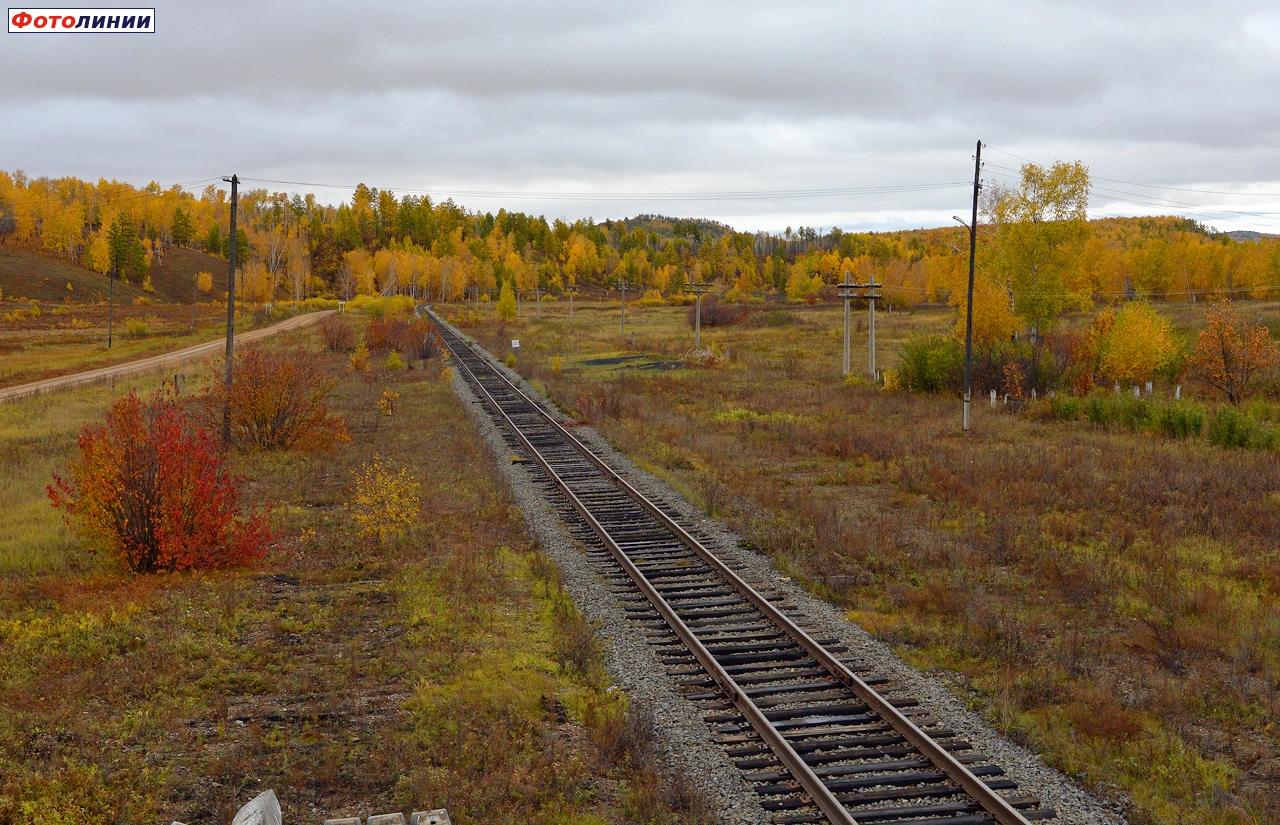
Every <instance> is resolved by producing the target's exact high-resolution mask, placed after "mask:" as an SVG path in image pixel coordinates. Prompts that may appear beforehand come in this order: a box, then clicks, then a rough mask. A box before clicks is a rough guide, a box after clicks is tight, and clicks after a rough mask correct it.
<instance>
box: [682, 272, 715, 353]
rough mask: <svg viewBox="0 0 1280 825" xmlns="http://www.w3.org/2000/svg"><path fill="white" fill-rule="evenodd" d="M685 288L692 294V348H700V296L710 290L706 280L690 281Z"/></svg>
mask: <svg viewBox="0 0 1280 825" xmlns="http://www.w3.org/2000/svg"><path fill="white" fill-rule="evenodd" d="M685 290H687V291H688V292H692V293H693V294H694V296H695V297H694V299H693V348H694V349H702V296H703V295H705V294H706V293H707V292H709V291H710V290H711V284H709V283H707V282H706V281H691V282H689V283H688V284H686V285H685Z"/></svg>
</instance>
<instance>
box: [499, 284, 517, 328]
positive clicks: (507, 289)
mask: <svg viewBox="0 0 1280 825" xmlns="http://www.w3.org/2000/svg"><path fill="white" fill-rule="evenodd" d="M498 317H499V318H501V319H502V320H504V321H510V320H512V319H513V318H515V317H516V295H515V293H514V292H513V291H512V290H511V282H510V281H503V282H502V293H501V294H500V295H499V296H498Z"/></svg>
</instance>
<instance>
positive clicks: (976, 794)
mask: <svg viewBox="0 0 1280 825" xmlns="http://www.w3.org/2000/svg"><path fill="white" fill-rule="evenodd" d="M431 316H432V318H433V319H434V320H435V321H436V323H437V324H439V325H440V326H441V327H443V326H444V325H443V323H441V321H440V319H439V318H438V317H436V315H435V313H431ZM457 337H458V340H459V341H460V342H461V343H462V344H463V346H466V347H467V348H468V349H469V350H471V352H472V354H473V355H475V356H476V357H477V358H479V359H481V360H482V361H483V362H484V363H486V364H488V363H489V361H488V359H486V358H485V357H484V356H483V355H481V354H480V353H479V352H477V351H476V349H475V347H473V346H471V345H470V344H468V343H467V342H466V341H464V340H462V338H461V336H457ZM446 344H448V345H449V348H450V351H451V352H452V351H454V348H453V346H452V344H449V342H448V341H447V339H446ZM455 354H456V353H455ZM458 363H460V364H462V363H463V362H462V359H461V358H458ZM463 366H464V367H465V368H466V369H467V372H468V373H470V374H471V375H472V377H473V378H474V377H475V375H474V373H472V372H471V369H470V368H469V367H466V365H465V364H463ZM491 369H492V372H493V374H494V375H496V376H497V377H498V378H499V379H500V380H501V381H502V382H503V383H505V384H506V385H507V387H509V388H510V389H511V391H513V392H514V393H516V395H518V396H519V397H520V398H521V399H523V400H524V401H525V403H527V404H528V405H529V406H530V407H532V408H533V409H534V410H535V411H536V412H537V413H538V414H539V415H540V416H541V417H542V418H543V419H545V420H546V421H547V422H548V423H549V424H550V425H551V426H552V428H553V429H555V430H556V431H557V432H558V434H559V435H561V436H562V437H564V438H565V439H566V440H567V441H568V442H569V443H570V444H571V445H572V446H573V447H574V449H576V450H577V451H579V452H580V453H581V454H582V455H583V457H584V458H586V459H587V461H589V462H590V463H591V464H593V465H594V466H595V467H596V468H597V469H598V470H600V471H601V472H602V473H603V474H604V475H605V476H607V477H608V478H609V480H610V481H612V482H613V483H614V484H615V485H616V486H617V487H618V488H619V489H620V490H622V491H623V492H624V493H625V494H626V495H627V496H628V497H630V498H632V499H633V500H634V501H635V502H636V503H637V504H639V505H640V506H641V507H642V508H643V509H645V510H646V511H648V512H649V513H650V514H651V515H652V516H653V517H654V518H655V519H657V520H658V521H659V522H660V523H661V524H662V525H663V526H664V527H666V528H667V529H668V530H670V531H671V532H672V533H673V534H674V535H675V536H676V537H677V538H678V539H679V540H680V542H681V543H682V544H684V545H685V546H686V547H688V548H689V549H691V550H693V551H694V552H695V553H697V554H698V556H700V557H701V558H702V560H703V561H704V562H705V563H706V564H707V565H708V566H709V567H711V568H712V569H713V570H715V571H716V572H717V573H718V574H719V575H720V576H721V577H722V578H723V579H724V580H725V581H726V582H728V583H729V585H730V586H731V587H733V588H734V589H735V590H736V591H738V593H739V594H740V595H742V596H743V597H744V598H745V599H747V601H749V602H750V603H751V604H752V605H753V606H754V607H755V608H756V609H757V610H759V611H760V612H761V614H763V616H764V617H765V618H766V619H768V620H769V621H770V622H771V623H772V624H773V625H774V626H775V627H777V628H778V629H779V630H781V631H782V632H783V633H785V634H786V635H787V636H788V637H790V638H791V639H792V641H794V642H795V643H796V644H798V645H799V646H800V647H801V648H802V649H803V650H804V651H805V652H806V653H808V654H809V655H810V656H812V657H813V658H814V659H815V660H816V661H817V662H818V663H819V664H820V665H821V666H822V667H823V668H824V669H825V670H827V671H828V673H830V674H831V676H833V677H834V678H836V679H837V680H838V681H840V682H841V683H843V684H844V685H845V686H846V687H847V688H848V689H849V690H851V691H852V692H853V693H854V694H855V695H856V696H857V697H858V698H859V699H861V700H862V701H863V702H865V703H866V704H867V706H868V707H869V708H871V709H872V710H873V711H875V712H876V713H877V714H879V715H880V717H881V718H882V719H884V721H885V722H886V723H887V724H889V726H890V727H892V728H894V729H895V730H896V731H897V732H898V733H899V734H901V735H902V736H903V738H905V739H906V740H907V742H909V743H910V744H911V745H912V746H914V747H915V748H917V749H918V750H919V751H920V752H921V753H922V754H923V755H924V756H925V757H926V758H927V759H928V760H929V761H930V762H931V763H933V765H934V766H935V767H937V768H938V770H940V771H942V772H943V773H944V774H945V775H946V776H947V778H948V779H950V780H951V781H953V782H955V783H956V785H958V786H959V787H960V788H961V789H963V790H964V791H965V792H966V793H967V794H969V795H970V796H971V797H973V799H974V801H976V802H977V803H978V804H979V805H980V806H981V807H982V808H983V809H984V810H985V811H986V812H987V813H989V814H991V815H992V816H993V817H995V819H996V821H997V822H998V823H999V824H1000V825H1030V821H1029V820H1028V819H1027V818H1026V817H1024V816H1023V815H1022V814H1021V813H1020V812H1019V811H1018V810H1017V809H1016V808H1014V807H1013V806H1012V805H1010V804H1009V802H1008V801H1007V800H1006V799H1005V798H1004V797H1003V796H1001V795H1000V794H999V793H997V792H996V791H995V790H993V789H992V788H990V787H988V786H987V783H986V782H984V781H983V780H982V779H981V778H980V777H978V776H977V775H976V774H975V773H973V771H971V770H969V768H968V767H966V766H965V765H964V763H962V762H961V761H960V760H958V759H956V758H955V756H954V755H952V754H951V753H950V752H949V751H947V749H946V748H944V747H943V746H942V745H940V744H938V742H937V741H935V740H934V739H933V737H931V736H929V734H928V733H926V732H925V731H924V730H922V729H921V728H920V727H919V726H918V725H916V724H915V723H914V722H912V721H911V720H910V719H909V718H908V717H907V716H906V715H905V714H903V713H902V712H901V711H900V710H898V709H897V708H896V707H894V705H893V704H892V703H891V702H889V701H888V700H887V699H885V698H884V697H883V696H881V695H880V693H879V692H878V691H876V690H875V688H873V687H871V686H870V685H869V684H867V683H866V681H864V680H863V679H862V678H861V677H860V676H858V675H857V674H856V673H854V672H853V671H852V670H850V669H849V668H848V667H847V666H846V665H845V664H844V663H843V662H841V661H840V660H839V659H838V658H836V657H835V656H834V655H832V653H831V652H830V651H828V650H827V649H826V648H824V647H823V646H822V645H821V644H819V643H818V642H817V641H816V640H815V639H814V638H813V637H812V636H810V635H809V634H808V633H807V632H805V630H804V629H803V628H801V627H800V626H799V625H797V624H796V623H795V622H794V621H792V620H791V618H790V617H788V616H787V615H786V614H785V613H783V612H782V611H780V610H779V609H778V608H777V607H775V606H774V605H773V604H772V603H771V602H770V601H769V600H768V599H766V598H765V597H764V596H763V595H761V594H760V593H759V592H757V591H756V589H755V588H753V587H752V586H751V585H750V584H748V583H747V582H746V581H744V580H743V579H742V577H741V576H739V575H738V574H737V573H735V572H734V571H733V569H732V568H730V567H729V566H728V565H727V564H725V563H724V562H723V561H722V560H721V559H720V558H719V557H718V556H717V555H716V554H715V553H712V552H711V551H710V550H708V549H707V548H706V547H705V546H703V544H702V543H701V542H699V541H698V540H697V539H696V538H695V537H694V536H693V535H692V534H690V533H689V531H687V530H686V529H685V528H684V527H683V526H681V525H680V524H679V523H678V522H676V521H675V520H674V519H672V518H671V517H670V516H668V515H667V514H666V513H665V512H663V511H662V509H661V508H659V507H658V506H657V505H656V504H654V503H653V502H652V501H651V500H650V499H649V498H648V497H647V496H645V495H644V494H643V493H641V492H640V491H639V490H637V489H636V488H635V487H633V486H632V485H631V484H630V483H629V482H628V481H627V480H626V479H624V478H622V476H620V475H619V474H618V473H617V472H616V471H615V470H614V469H613V468H612V467H610V466H609V465H608V464H606V463H605V462H604V461H603V460H602V459H601V458H600V457H599V456H597V455H596V454H595V452H593V451H592V450H591V448H589V447H588V446H587V445H586V444H583V443H582V441H580V440H579V439H578V438H577V437H576V436H575V435H574V434H573V433H571V432H570V431H569V430H568V429H567V428H565V427H564V426H562V425H561V424H560V422H558V421H556V420H555V419H554V418H553V417H552V416H551V415H550V414H549V413H548V412H547V411H546V410H545V409H543V407H542V405H540V404H538V403H537V402H536V401H535V400H534V399H532V398H530V397H529V396H528V395H527V394H526V393H525V392H524V391H523V390H521V389H520V388H519V387H518V386H516V385H515V384H514V383H513V382H512V381H511V380H510V379H508V378H507V377H506V376H505V375H503V374H502V372H501V371H500V370H498V369H497V368H495V367H492V366H491ZM476 384H477V386H480V383H479V379H476ZM481 390H482V391H483V392H484V393H485V395H486V396H488V397H489V399H490V400H491V401H493V403H494V405H495V406H497V407H498V410H499V412H500V413H501V414H502V417H503V418H504V419H506V420H507V422H508V424H510V426H511V427H512V429H513V430H514V431H515V432H516V434H517V435H519V437H520V438H521V440H522V441H523V442H524V443H525V444H526V446H527V447H528V448H529V449H530V451H531V453H532V454H533V455H534V456H535V458H536V460H538V462H539V464H540V465H542V466H543V467H544V469H546V470H548V472H550V473H551V475H552V477H553V479H555V480H556V482H557V486H558V487H560V488H561V489H562V490H565V492H567V493H569V496H570V501H571V502H573V503H574V509H575V510H578V511H579V513H580V514H582V513H583V512H584V510H585V508H583V507H582V505H581V502H579V501H577V497H576V496H574V495H573V494H572V493H570V492H569V491H568V490H567V489H566V488H565V486H564V484H563V481H560V480H559V476H558V475H556V474H555V473H554V471H552V470H550V467H549V466H547V465H546V462H545V460H542V459H541V456H540V454H539V453H538V451H537V450H536V449H534V448H533V446H532V444H531V443H530V442H529V441H528V439H527V438H525V437H524V434H523V433H521V432H520V430H519V428H518V427H517V426H516V425H515V423H514V422H513V421H511V419H510V417H508V416H507V414H506V412H505V411H504V410H502V408H501V406H499V405H498V404H497V401H496V400H494V399H493V396H492V395H490V394H489V392H488V390H487V389H485V388H484V387H483V386H481ZM585 518H586V519H587V521H588V524H591V525H592V529H593V530H596V531H597V532H599V529H602V528H599V525H598V523H597V522H596V521H595V519H594V518H591V517H590V516H589V514H587V515H586V516H585ZM598 528H599V529H598ZM606 545H607V546H608V547H609V550H610V553H611V554H612V555H614V556H615V557H621V559H620V562H621V561H622V560H623V559H625V563H623V568H624V569H626V570H627V573H628V575H629V576H631V578H632V579H633V580H634V579H635V578H636V575H639V576H640V577H641V578H643V574H640V573H639V571H638V570H637V571H636V572H635V574H632V571H631V569H628V566H629V567H630V568H634V563H632V562H631V560H630V559H629V558H626V556H625V554H624V553H622V551H621V548H618V547H617V546H616V544H612V539H609V540H608V541H606ZM646 583H647V580H646ZM648 587H649V590H652V585H649V586H648ZM641 590H642V591H644V590H645V587H644V586H641ZM654 593H655V595H657V594H656V591H654ZM648 595H649V594H648V592H646V596H648ZM657 598H659V599H661V598H662V597H661V595H657ZM650 600H652V597H650ZM664 603H665V600H664ZM664 618H665V614H664ZM675 619H676V621H677V622H680V620H679V617H675ZM680 625H681V626H683V622H680ZM685 629H686V631H687V628H685ZM677 632H678V631H677ZM680 635H681V640H682V641H685V642H686V644H688V641H687V640H686V639H685V638H684V636H683V634H680ZM690 635H692V634H690ZM694 641H695V643H696V644H697V645H698V647H702V645H701V643H700V642H697V640H696V639H695V640H694ZM704 651H705V649H704ZM694 653H695V655H696V656H698V659H699V661H700V662H702V656H699V655H698V651H697V650H696V649H695V650H694ZM707 655H708V656H709V655H710V654H707ZM712 661H713V662H714V660H712ZM704 666H705V663H704ZM716 667H717V668H719V665H718V664H716ZM719 669H720V670H721V671H723V668H719ZM725 675H726V678H728V679H729V680H730V682H732V677H728V675H727V674H725ZM712 676H713V678H716V681H717V683H720V679H719V678H718V677H717V676H716V674H715V673H714V672H713V673H712ZM723 687H724V686H723V685H722V688H723ZM733 689H734V690H735V691H737V692H739V693H740V692H741V691H740V689H738V688H737V687H736V684H735V686H734V688H733ZM729 698H730V699H731V700H732V699H733V698H734V697H733V694H732V693H731V694H730V697H729ZM743 698H744V699H746V701H747V702H750V701H751V700H750V699H749V698H748V697H745V696H744V697H743ZM736 704H737V703H736V701H735V705H736ZM751 704H752V706H753V707H754V703H751ZM756 710H757V712H758V710H759V709H758V708H756ZM764 724H765V725H766V726H767V727H768V728H769V729H770V730H771V731H772V725H771V724H770V723H769V722H768V721H767V720H765V723H764ZM752 727H756V725H755V723H754V722H753V723H752ZM774 733H775V735H776V731H774ZM762 736H763V734H762ZM779 738H781V737H779ZM782 741H783V744H784V745H785V747H786V750H787V751H790V752H791V753H792V755H794V756H795V758H796V759H797V760H799V762H800V764H802V765H804V768H805V771H808V772H811V771H810V769H809V767H808V765H807V764H805V763H804V762H803V760H801V759H800V758H799V756H798V755H795V752H794V750H793V749H792V748H791V747H790V745H789V744H787V743H786V741H785V740H782ZM779 758H780V759H782V761H783V762H784V764H785V765H786V767H787V769H788V770H792V766H791V765H790V764H787V761H786V759H784V758H783V755H782V754H781V753H779ZM792 773H793V775H795V771H794V770H792ZM815 778H816V777H815ZM797 779H798V780H800V777H799V776H797ZM800 781H801V784H802V785H804V784H805V783H804V782H803V780H800ZM805 790H806V791H808V790H809V788H808V786H807V785H806V786H805ZM823 790H824V791H825V790H826V789H825V786H823ZM827 793H828V794H829V793H830V792H829V791H828V792H827ZM833 800H834V797H833ZM816 801H817V800H816V798H815V802H816ZM835 804H836V805H840V803H839V802H838V801H836V802H835ZM819 807H820V808H821V805H820V806H819ZM840 809H841V810H842V811H844V816H845V817H849V814H848V812H847V811H845V810H844V807H843V806H842V805H841V806H840ZM823 813H824V814H826V815H827V816H831V814H830V813H828V812H827V811H826V810H823ZM833 821H835V822H840V821H853V820H852V819H845V820H833Z"/></svg>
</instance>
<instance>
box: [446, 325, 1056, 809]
mask: <svg viewBox="0 0 1280 825" xmlns="http://www.w3.org/2000/svg"><path fill="white" fill-rule="evenodd" d="M432 318H433V320H435V321H436V323H437V327H438V328H439V330H440V333H441V335H442V336H443V339H444V342H445V344H446V346H447V347H448V349H449V351H450V352H451V354H452V355H453V357H454V360H455V361H456V362H457V364H458V367H459V371H460V374H461V375H462V377H463V378H464V380H466V381H467V383H468V384H469V385H470V386H471V387H472V389H473V391H474V392H475V394H476V396H477V397H478V398H479V399H480V400H481V402H482V403H483V405H484V406H485V408H486V412H487V413H488V414H489V416H490V417H491V418H492V419H493V420H494V421H495V422H496V423H497V424H498V425H499V428H500V430H501V431H502V433H503V436H504V438H505V439H506V440H507V442H508V444H509V445H511V446H512V447H513V448H514V449H516V450H518V451H519V452H520V453H522V454H523V455H524V456H526V457H527V458H528V459H529V460H530V461H532V462H533V463H534V465H536V467H537V468H538V470H540V472H541V476H539V477H538V480H539V481H540V482H542V483H543V484H544V485H546V486H547V487H548V492H549V493H552V494H553V495H554V496H556V497H557V499H558V501H557V504H558V505H559V506H560V510H561V512H562V513H563V514H564V515H565V517H566V519H567V520H569V521H570V526H571V527H572V528H574V529H575V532H576V533H577V534H578V535H579V536H580V537H583V538H585V539H588V545H589V552H590V553H592V555H594V556H596V557H597V558H598V559H599V560H600V561H607V562H608V566H607V567H606V568H605V572H606V574H608V575H610V576H611V578H613V579H615V582H616V584H617V585H619V586H618V587H617V588H616V589H617V591H618V592H619V593H620V598H622V599H623V600H627V599H628V598H631V599H632V600H633V602H634V604H633V605H632V606H631V607H629V608H628V611H629V612H630V614H631V615H632V617H633V618H636V619H637V620H639V621H644V622H648V623H649V625H650V627H649V631H650V635H651V639H652V640H653V642H654V643H655V644H657V645H661V646H662V652H663V655H662V658H663V661H664V663H666V664H667V666H668V668H669V670H670V672H671V673H672V675H673V676H675V677H676V678H678V679H679V680H681V683H682V685H683V686H684V688H685V690H686V692H687V694H688V695H689V696H690V698H693V699H695V700H700V701H702V702H704V703H705V704H706V706H707V715H706V720H707V722H708V724H710V725H711V728H712V732H713V734H714V736H715V740H716V741H717V742H718V743H719V744H720V745H721V746H722V747H723V748H724V749H725V750H726V752H727V753H728V754H729V755H730V756H731V757H732V758H733V759H734V761H735V762H736V764H737V765H738V767H739V769H740V770H741V771H742V772H743V777H744V779H746V780H747V782H749V783H750V784H751V785H752V787H753V788H754V789H755V791H756V792H757V793H758V794H760V796H761V804H762V806H763V807H764V808H765V809H766V810H768V811H770V812H772V814H773V816H774V822H777V823H801V822H830V823H833V824H838V825H848V824H849V823H875V824H876V825H987V824H988V823H999V825H1016V824H1017V823H1027V822H1030V821H1032V820H1043V819H1050V818H1053V816H1054V812H1053V810H1051V809H1046V808H1043V807H1041V806H1040V804H1039V800H1037V799H1035V798H1034V797H1031V796H1026V795H1019V794H1017V790H1016V784H1015V783H1014V782H1012V781H1011V780H1009V779H1007V778H1006V777H1005V776H1004V771H1003V770H1002V769H1001V768H1000V767H999V766H997V765H994V764H992V763H991V761H990V760H989V759H988V758H986V757H985V756H984V755H983V754H981V753H977V752H975V751H974V749H973V748H972V746H971V745H969V743H967V742H964V741H962V740H960V739H959V738H957V737H956V735H955V734H954V732H953V731H950V730H947V729H945V728H943V727H942V726H940V725H939V724H938V722H937V721H936V720H935V719H933V718H932V717H930V715H929V714H928V712H927V711H926V710H924V709H921V708H919V707H918V704H917V703H916V702H915V701H913V700H912V699H911V697H909V696H903V695H901V692H900V691H898V690H896V688H895V686H894V685H892V684H891V683H889V682H888V681H887V680H885V679H882V678H878V677H876V676H875V675H873V674H870V673H867V672H866V670H865V668H860V667H859V663H858V661H857V660H856V659H847V658H841V655H840V654H847V651H846V650H842V649H840V648H838V647H835V646H831V645H830V644H826V645H824V640H821V639H815V638H814V637H812V636H811V635H810V634H809V633H808V632H806V631H805V630H804V629H803V628H802V627H801V626H800V624H798V623H797V622H796V621H795V620H794V619H792V618H791V617H789V616H788V615H787V613H786V608H787V605H785V604H782V603H778V602H776V601H775V598H774V596H773V594H770V593H768V592H762V591H761V590H758V589H756V588H753V587H752V586H751V585H749V584H748V583H747V582H746V581H744V580H743V579H742V578H741V577H740V576H739V575H738V574H737V573H736V572H735V571H734V569H733V566H732V565H731V564H729V563H726V562H725V561H723V560H722V559H720V558H719V557H718V556H717V555H716V554H715V553H713V552H712V551H711V550H709V549H708V548H707V547H706V546H705V545H704V544H703V542H702V541H700V540H699V538H698V537H697V536H696V535H695V533H694V532H693V531H692V530H691V529H690V528H686V527H684V526H682V525H681V524H680V523H679V521H678V520H677V517H675V516H674V515H673V513H672V512H670V511H669V510H668V509H666V508H664V507H663V506H662V505H661V504H660V503H656V502H654V501H652V500H651V499H649V498H648V497H646V496H645V495H643V494H642V493H640V492H639V491H638V490H636V489H635V488H634V487H632V486H631V485H630V484H629V483H628V482H627V481H626V480H625V479H623V478H622V477H621V476H620V475H619V474H618V473H617V472H615V471H614V470H613V469H612V468H610V467H609V466H608V465H607V464H606V463H605V462H604V461H603V460H602V459H601V458H600V457H599V456H597V455H596V454H595V453H594V452H592V450H591V449H590V448H589V447H587V446H586V445H585V444H583V443H582V442H581V441H580V440H579V439H578V438H577V437H576V436H574V435H573V433H572V432H570V430H569V429H568V428H566V427H564V426H562V425H561V424H560V423H559V422H557V421H556V420H555V418H553V417H552V416H551V415H550V414H549V413H548V412H547V411H546V410H545V409H543V407H542V406H541V405H540V404H539V403H538V402H536V401H535V400H534V399H533V398H531V397H530V396H528V395H526V394H525V393H524V392H523V391H521V390H520V389H519V387H517V386H516V385H515V384H514V383H512V382H511V381H510V380H508V379H507V378H506V376H504V375H503V374H502V373H501V372H500V371H499V370H497V369H496V368H495V367H494V365H493V364H492V363H491V361H490V360H489V359H488V358H487V357H485V355H484V354H483V353H482V352H481V351H479V350H478V348H476V347H474V346H472V345H471V344H469V343H468V342H467V341H465V340H464V339H463V338H462V337H461V336H459V335H458V334H456V333H455V332H454V331H453V330H452V329H451V328H450V327H449V326H447V325H445V324H443V323H441V322H440V319H439V318H436V317H435V315H434V314H432ZM591 547H594V548H595V549H594V550H591V549H590V548H591ZM637 592H638V594H639V595H636V594H637ZM641 597H642V598H641ZM673 636H674V637H673ZM1001 792H1003V793H1001Z"/></svg>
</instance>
